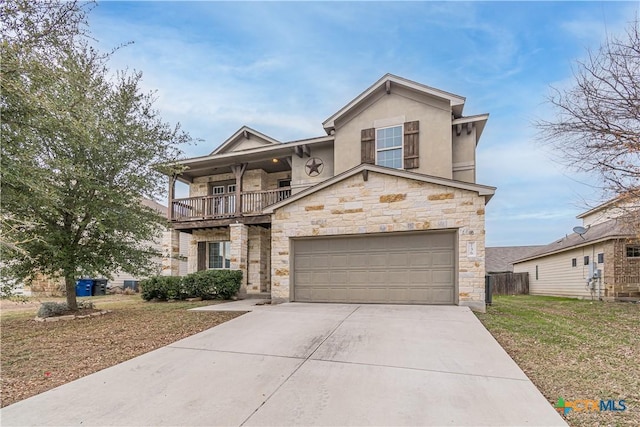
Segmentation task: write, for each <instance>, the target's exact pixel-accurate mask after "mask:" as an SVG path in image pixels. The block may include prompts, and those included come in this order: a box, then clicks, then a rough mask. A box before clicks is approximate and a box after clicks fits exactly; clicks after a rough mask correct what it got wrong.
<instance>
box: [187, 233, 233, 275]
mask: <svg viewBox="0 0 640 427" xmlns="http://www.w3.org/2000/svg"><path fill="white" fill-rule="evenodd" d="M224 240H230V234H229V227H225V228H211V229H208V230H193V234H191V244H190V245H189V258H188V262H189V268H188V271H189V273H195V272H196V271H198V242H216V241H224Z"/></svg>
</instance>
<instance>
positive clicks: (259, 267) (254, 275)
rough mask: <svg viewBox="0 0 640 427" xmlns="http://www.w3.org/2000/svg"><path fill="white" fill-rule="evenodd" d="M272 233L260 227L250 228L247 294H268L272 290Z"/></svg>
mask: <svg viewBox="0 0 640 427" xmlns="http://www.w3.org/2000/svg"><path fill="white" fill-rule="evenodd" d="M270 236H271V233H270V231H269V230H268V229H266V228H264V227H260V226H250V227H249V266H248V269H249V271H248V273H247V274H248V280H247V293H259V292H268V291H269V289H270V288H271V283H270V278H271V274H270V273H271V271H270V265H271V262H270V261H271V260H270V257H271V238H270Z"/></svg>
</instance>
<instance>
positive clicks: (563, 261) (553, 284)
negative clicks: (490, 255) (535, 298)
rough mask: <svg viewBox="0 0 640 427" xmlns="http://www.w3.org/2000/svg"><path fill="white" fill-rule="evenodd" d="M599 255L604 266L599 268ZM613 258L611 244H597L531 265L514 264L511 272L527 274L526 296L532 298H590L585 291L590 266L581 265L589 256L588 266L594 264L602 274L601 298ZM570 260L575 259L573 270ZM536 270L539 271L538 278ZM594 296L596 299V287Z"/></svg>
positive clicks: (538, 260)
mask: <svg viewBox="0 0 640 427" xmlns="http://www.w3.org/2000/svg"><path fill="white" fill-rule="evenodd" d="M600 253H604V254H605V255H604V263H602V264H598V263H597V260H598V254H600ZM612 255H613V252H612V248H611V245H610V244H607V243H598V244H595V245H589V246H585V247H582V248H576V249H571V250H568V251H564V252H561V253H558V254H553V255H548V256H545V257H541V258H538V259H534V260H531V261H525V262H520V263H516V264H514V265H513V271H514V272H515V273H523V272H527V273H529V293H530V294H531V295H555V296H568V297H579V298H591V296H592V294H591V292H590V291H589V289H588V288H587V277H588V275H589V265H584V257H585V256H589V263H590V264H591V263H593V262H595V263H596V268H598V269H601V270H602V273H603V278H602V281H601V289H602V295H604V289H605V287H606V282H607V281H608V280H609V276H610V275H611V274H612V268H611V267H612V266H610V262H611V260H612ZM573 258H575V259H576V264H577V265H576V267H572V263H571V261H572V259H573ZM608 263H609V264H608ZM536 266H537V267H538V275H537V278H536ZM608 267H609V268H608ZM594 296H595V297H597V296H598V295H597V284H596V291H595V293H594Z"/></svg>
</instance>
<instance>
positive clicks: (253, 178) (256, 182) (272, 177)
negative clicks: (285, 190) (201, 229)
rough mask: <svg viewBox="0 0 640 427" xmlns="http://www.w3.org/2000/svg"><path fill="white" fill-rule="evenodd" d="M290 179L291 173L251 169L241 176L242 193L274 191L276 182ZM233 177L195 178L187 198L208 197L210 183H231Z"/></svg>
mask: <svg viewBox="0 0 640 427" xmlns="http://www.w3.org/2000/svg"><path fill="white" fill-rule="evenodd" d="M288 178H289V179H290V178H291V172H290V171H285V172H276V173H266V172H265V171H264V170H262V169H251V170H248V171H245V173H244V175H243V176H242V191H260V190H275V189H276V188H278V180H280V179H288ZM235 179H236V178H235V176H234V175H233V174H232V173H223V174H218V175H209V176H201V177H198V178H195V179H194V180H193V183H192V184H191V185H189V197H200V196H208V195H209V186H210V185H211V183H214V182H219V181H233V180H235Z"/></svg>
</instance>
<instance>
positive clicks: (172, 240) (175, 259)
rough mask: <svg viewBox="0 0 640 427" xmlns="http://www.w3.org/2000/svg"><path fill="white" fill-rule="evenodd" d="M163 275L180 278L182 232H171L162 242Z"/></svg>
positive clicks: (165, 234) (167, 233) (165, 235)
mask: <svg viewBox="0 0 640 427" xmlns="http://www.w3.org/2000/svg"><path fill="white" fill-rule="evenodd" d="M162 254H163V257H162V275H163V276H180V256H181V254H180V232H179V231H178V230H169V231H167V232H166V233H164V239H163V242H162Z"/></svg>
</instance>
